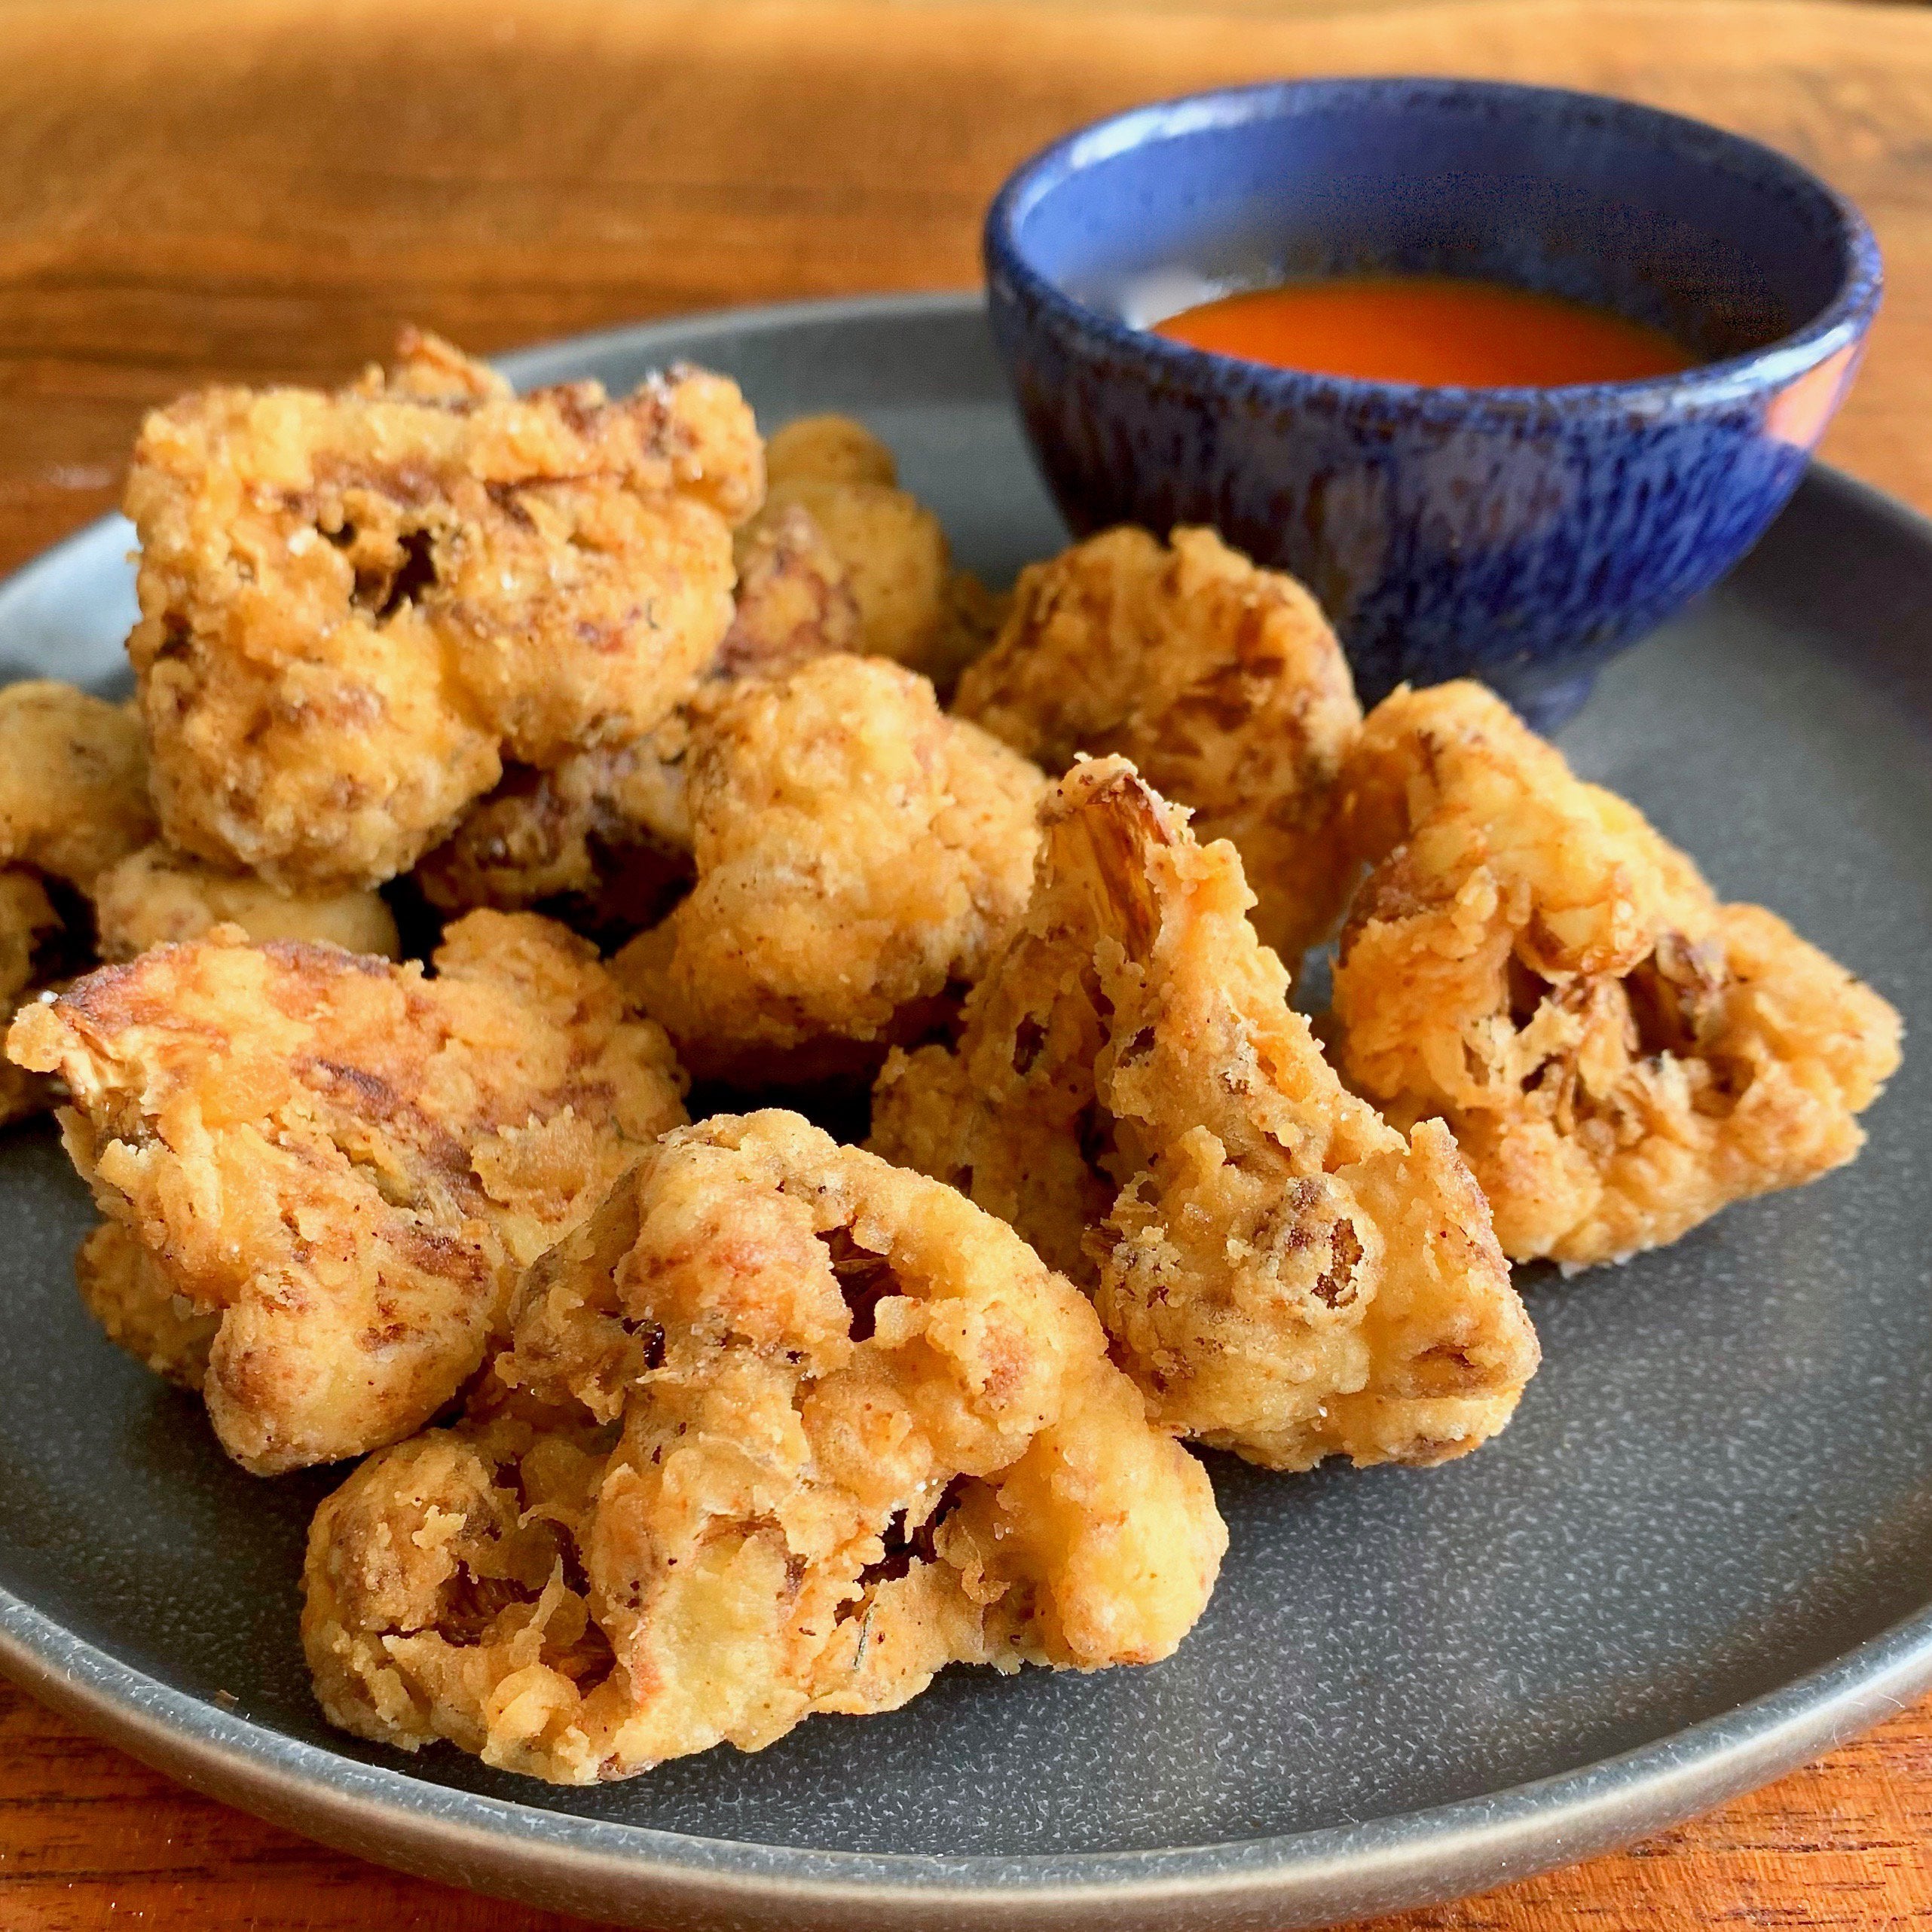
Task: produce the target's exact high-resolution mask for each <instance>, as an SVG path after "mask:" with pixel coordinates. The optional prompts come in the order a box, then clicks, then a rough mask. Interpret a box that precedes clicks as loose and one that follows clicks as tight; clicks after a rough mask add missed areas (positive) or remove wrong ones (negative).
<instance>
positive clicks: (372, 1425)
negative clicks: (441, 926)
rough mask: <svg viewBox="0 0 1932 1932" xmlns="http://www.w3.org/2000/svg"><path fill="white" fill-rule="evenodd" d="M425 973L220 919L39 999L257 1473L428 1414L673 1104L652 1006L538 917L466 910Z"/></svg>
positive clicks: (227, 1440)
mask: <svg viewBox="0 0 1932 1932" xmlns="http://www.w3.org/2000/svg"><path fill="white" fill-rule="evenodd" d="M7 1044H8V1053H10V1054H11V1056H12V1057H13V1059H14V1060H15V1062H17V1063H18V1064H20V1065H23V1066H26V1067H28V1068H32V1070H34V1071H37V1072H41V1073H53V1072H58V1073H60V1075H62V1076H63V1078H64V1079H65V1080H66V1083H67V1085H68V1087H69V1090H70V1092H71V1093H72V1096H73V1102H74V1104H73V1105H72V1108H70V1109H69V1110H67V1111H65V1112H64V1113H63V1116H62V1120H63V1126H64V1129H65V1132H66V1143H67V1148H68V1151H69V1154H71V1155H72V1157H73V1160H74V1164H75V1166H76V1167H77V1168H78V1169H79V1170H80V1172H81V1175H82V1176H83V1177H84V1178H85V1179H86V1180H87V1182H88V1184H89V1185H90V1186H91V1187H92V1188H93V1191H94V1195H95V1198H96V1200H97V1201H98V1202H99V1205H100V1206H101V1209H102V1212H103V1213H105V1215H107V1216H109V1218H110V1219H112V1220H113V1221H117V1222H118V1223H120V1224H121V1225H123V1226H124V1227H126V1228H127V1230H129V1232H130V1234H131V1235H132V1236H133V1238H134V1239H135V1240H136V1241H138V1242H139V1244H140V1246H142V1249H143V1250H144V1251H145V1252H146V1253H147V1255H148V1257H149V1258H150V1259H151V1261H153V1262H154V1264H155V1267H156V1268H157V1270H159V1272H160V1275H161V1276H163V1277H164V1279H165V1280H166V1282H167V1285H168V1286H169V1288H170V1290H171V1291H172V1292H173V1293H174V1294H176V1295H179V1296H181V1297H182V1298H183V1300H184V1301H185V1302H187V1303H188V1304H189V1306H190V1307H191V1309H193V1310H194V1311H196V1312H197V1313H203V1314H215V1315H219V1317H220V1322H219V1328H218V1329H217V1330H216V1333H215V1335H214V1337H213V1339H212V1343H211V1344H210V1347H209V1359H208V1368H207V1374H206V1381H205V1383H204V1387H203V1392H204V1394H205V1396H206V1399H207V1405H208V1412H209V1419H210V1420H212V1423H214V1426H215V1430H216V1434H217V1435H218V1436H219V1438H221V1441H222V1446H223V1447H225V1449H226V1450H227V1451H228V1454H230V1455H231V1456H232V1457H234V1459H235V1460H236V1461H237V1462H238V1463H241V1464H242V1466H243V1467H244V1468H246V1469H252V1470H253V1471H255V1472H256V1473H257V1474H258V1475H274V1474H276V1473H278V1472H280V1471H283V1470H285V1469H296V1468H299V1467H301V1466H303V1465H304V1464H307V1463H326V1462H333V1461H335V1460H337V1459H338V1457H344V1456H355V1455H360V1454H362V1453H363V1452H364V1451H367V1450H370V1449H373V1448H376V1447H380V1446H381V1444H384V1443H386V1442H393V1441H396V1439H398V1438H399V1437H401V1436H403V1435H408V1433H410V1432H411V1431H412V1430H414V1429H419V1428H420V1427H421V1426H423V1423H425V1422H426V1421H427V1420H429V1418H430V1417H431V1416H432V1415H433V1414H435V1413H436V1411H437V1410H438V1409H439V1408H441V1407H442V1405H443V1404H444V1403H445V1402H448V1400H449V1399H451V1396H454V1394H455V1393H456V1392H457V1390H458V1389H460V1387H461V1386H462V1385H463V1383H464V1382H465V1381H466V1380H467V1379H468V1378H469V1376H470V1375H472V1374H473V1373H474V1372H475V1370H476V1368H478V1365H480V1364H481V1362H483V1361H484V1359H485V1352H486V1350H487V1349H488V1347H489V1345H490V1344H491V1340H493V1338H494V1337H497V1335H498V1334H499V1333H500V1329H501V1326H502V1323H503V1318H504V1315H505V1312H506V1305H507V1302H508V1298H509V1289H510V1288H511V1286H512V1284H513V1282H514V1280H515V1277H516V1276H517V1275H518V1273H519V1272H520V1271H521V1269H522V1268H523V1267H525V1266H527V1264H529V1263H530V1261H532V1260H533V1259H534V1258H536V1255H539V1254H540V1253H541V1252H543V1249H546V1247H548V1246H549V1245H550V1244H551V1243H552V1242H554V1241H555V1240H558V1239H559V1238H560V1237H561V1236H563V1235H564V1233H567V1232H568V1231H569V1230H570V1229H571V1228H572V1227H574V1226H576V1224H577V1223H578V1222H579V1221H581V1220H582V1218H584V1217H585V1215H588V1213H589V1212H591V1210H592V1209H593V1208H594V1207H595V1206H596V1205H597V1203H598V1201H599V1200H601V1198H602V1197H603V1194H604V1191H605V1190H606V1189H607V1188H608V1187H609V1186H610V1183H611V1182H612V1181H613V1180H614V1179H615V1178H616V1176H617V1175H619V1174H620V1173H621V1172H623V1170H624V1169H625V1168H626V1167H627V1166H629V1165H630V1164H631V1162H633V1161H634V1160H636V1159H637V1157H638V1156H639V1154H641V1153H642V1152H643V1150H644V1149H645V1148H647V1147H648V1146H649V1145H650V1144H651V1142H653V1140H654V1139H656V1136H658V1135H659V1134H660V1133H662V1132H663V1131H665V1129H667V1128H668V1127H670V1126H674V1125H676V1124H677V1123H679V1122H680V1121H681V1120H682V1119H683V1108H682V1105H681V1103H680V1093H681V1077H680V1075H679V1072H678V1070H677V1065H676V1062H674V1060H673V1059H672V1057H671V1050H670V1048H669V1046H668V1043H667V1042H666V1041H665V1037H664V1035H663V1033H662V1030H661V1029H659V1028H658V1027H656V1026H654V1025H653V1024H651V1023H650V1022H648V1021H646V1020H642V1019H638V1018H637V1017H635V1016H634V1015H633V1014H632V1013H631V1012H630V1011H629V1010H628V1009H627V1008H626V1007H625V1004H624V1002H623V1000H622V998H621V997H620V995H619V992H618V990H617V988H616V985H615V984H614V983H613V981H612V980H611V979H610V977H609V976H608V975H607V974H606V973H605V972H604V970H603V968H601V967H600V966H599V965H598V963H597V961H596V958H595V955H594V954H593V953H592V949H590V948H589V947H588V946H586V945H585V943H583V942H582V940H578V939H576V938H575V937H573V935H571V934H569V933H567V932H566V931H564V930H563V928H561V927H559V926H556V925H552V924H551V923H550V922H549V921H547V920H544V919H538V918H536V917H535V916H533V915H531V914H528V913H522V914H504V913H472V915H471V916H469V918H468V919H465V920H463V921H461V922H460V923H458V924H457V925H454V926H452V927H451V928H450V930H449V932H448V934H447V935H446V936H445V940H444V943H443V946H442V949H440V950H439V952H438V953H437V955H436V977H434V978H426V977H424V976H423V969H422V968H421V967H420V966H417V965H408V966H402V967H396V966H392V965H390V964H387V963H385V962H384V961H381V960H378V959H371V958H364V957H362V956H360V955H356V954H353V953H348V952H341V951H340V950H339V949H337V948H335V947H334V946H313V945H305V944H301V943H296V942H293V941H289V940H275V941H271V942H270V943H267V944H264V945H261V946H249V945H248V944H246V943H244V941H243V935H242V934H241V933H240V931H239V930H238V929H237V928H234V927H218V928H216V930H215V931H213V932H212V933H211V934H209V936H208V937H206V939H203V940H196V941H194V942H193V943H190V944H188V945H185V946H162V947H160V948H157V949H156V950H154V952H147V953H144V954H142V955H141V957H140V958H138V959H136V960H135V961H133V962H132V963H131V964H127V965H121V966H109V967H105V968H102V969H101V970H100V971H99V972H96V973H94V974H90V975H89V977H87V978H86V979H84V980H81V981H80V982H79V983H78V984H77V985H75V986H74V987H73V988H72V989H70V990H69V992H66V993H65V994H64V995H62V996H61V998H60V999H58V1000H57V1001H54V1002H53V1004H51V1005H38V1006H32V1007H28V1008H27V1009H26V1010H25V1011H24V1012H23V1013H22V1014H21V1015H20V1017H19V1018H18V1019H17V1020H16V1021H15V1023H14V1027H13V1030H12V1032H11V1033H10V1034H9V1035H8V1043H7Z"/></svg>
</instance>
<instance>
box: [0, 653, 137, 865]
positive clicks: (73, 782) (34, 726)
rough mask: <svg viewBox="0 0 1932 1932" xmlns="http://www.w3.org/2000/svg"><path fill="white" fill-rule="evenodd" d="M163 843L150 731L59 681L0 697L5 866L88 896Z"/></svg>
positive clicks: (36, 682)
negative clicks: (157, 827) (151, 782)
mask: <svg viewBox="0 0 1932 1932" xmlns="http://www.w3.org/2000/svg"><path fill="white" fill-rule="evenodd" d="M153 836H154V809H153V808H152V807H151V806H150V805H149V804H148V760H147V755H146V754H145V751H144V750H143V749H142V742H141V722H140V720H139V718H138V717H136V716H135V714H133V711H131V710H130V709H129V708H127V706H125V705H111V704H109V702H107V700H106V699H104V698H96V697H93V696H92V695H90V694H89V693H88V692H85V691H81V690H77V689H75V687H74V686H72V685H71V684H59V683H54V682H53V680H50V679H46V678H29V679H26V680H23V682H21V683H17V684H9V685H7V686H5V687H4V688H0V865H24V866H32V867H33V868H34V869H35V870H36V871H38V872H42V873H47V874H49V875H50V876H52V877H53V878H55V879H64V880H66V882H67V883H68V884H69V885H73V886H75V887H78V888H79V889H80V890H81V891H87V888H89V887H90V885H92V884H93V880H94V876H95V875H96V873H99V872H100V871H102V870H103V869H104V868H105V867H108V866H110V865H112V864H114V862H115V861H116V860H117V859H119V858H122V857H125V856H126V855H127V854H128V853H130V852H131V851H133V850H134V849H135V848H136V847H137V846H140V845H145V844H146V843H147V842H148V840H149V839H151V838H152V837H153Z"/></svg>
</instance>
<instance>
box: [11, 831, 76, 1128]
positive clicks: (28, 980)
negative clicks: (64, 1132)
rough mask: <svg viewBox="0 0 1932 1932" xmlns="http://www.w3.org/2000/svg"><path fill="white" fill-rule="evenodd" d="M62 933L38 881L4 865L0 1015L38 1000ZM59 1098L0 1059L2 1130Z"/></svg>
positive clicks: (43, 1081) (49, 1086)
mask: <svg viewBox="0 0 1932 1932" xmlns="http://www.w3.org/2000/svg"><path fill="white" fill-rule="evenodd" d="M61 931H62V922H61V918H60V914H59V913H57V911H56V910H55V909H54V906H53V901H52V900H50V899H49V898H48V897H47V888H46V887H45V886H44V885H42V884H41V881H40V878H39V876H38V874H37V873H32V872H29V871H28V870H27V869H26V867H24V866H0V1014H4V1015H5V1016H7V1017H8V1019H11V1017H12V1016H13V1014H14V1011H15V1010H16V1009H17V1007H20V1006H22V1005H23V1004H26V1003H27V1002H28V1001H30V1000H31V999H32V998H33V997H34V988H35V983H36V982H37V981H38V980H41V979H42V978H43V977H44V976H45V972H46V963H47V946H48V944H49V942H50V941H51V940H57V939H58V937H59V936H60V933H61ZM57 1098H58V1091H57V1088H56V1087H55V1085H54V1083H53V1081H50V1080H47V1079H46V1078H44V1077H43V1076H41V1075H39V1074H37V1073H29V1071H27V1069H26V1068H25V1067H17V1066H15V1065H14V1063H13V1062H12V1061H11V1060H9V1059H7V1058H6V1057H5V1055H4V1054H0V1127H5V1126H11V1125H12V1124H13V1123H14V1121H16V1120H28V1119H30V1118H31V1117H32V1116H33V1115H34V1114H43V1113H44V1112H45V1111H47V1108H50V1107H51V1106H52V1105H53V1104H54V1102H55V1101H56V1099H57Z"/></svg>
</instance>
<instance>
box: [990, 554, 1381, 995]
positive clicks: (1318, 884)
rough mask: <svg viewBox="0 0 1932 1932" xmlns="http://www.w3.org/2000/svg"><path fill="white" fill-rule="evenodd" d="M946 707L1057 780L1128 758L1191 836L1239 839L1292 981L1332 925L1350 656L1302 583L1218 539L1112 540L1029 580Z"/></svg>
mask: <svg viewBox="0 0 1932 1932" xmlns="http://www.w3.org/2000/svg"><path fill="white" fill-rule="evenodd" d="M952 708H953V711H954V712H955V714H956V715H957V716H958V717H967V718H971V719H973V720H975V721H976V722H977V723H980V724H982V725H983V726H986V729H988V730H989V731H990V732H992V734H993V735H994V736H995V737H996V738H1004V740H1005V741H1006V742H1007V744H1010V745H1012V746H1013V747H1014V748H1015V749H1016V750H1020V751H1023V752H1025V753H1026V755H1027V756H1028V757H1029V758H1033V759H1035V760H1038V762H1039V763H1041V764H1042V765H1044V766H1045V767H1046V768H1047V770H1048V771H1050V772H1064V771H1065V770H1066V769H1067V768H1068V766H1070V765H1071V763H1073V761H1074V759H1075V757H1076V756H1077V755H1078V754H1081V753H1082V752H1085V753H1087V754H1090V755H1092V756H1093V757H1105V756H1106V755H1108V754H1111V753H1117V754H1119V755H1120V756H1121V757H1124V758H1127V759H1130V760H1132V761H1133V763H1134V765H1135V766H1136V768H1137V769H1139V771H1140V772H1142V774H1143V775H1145V778H1146V779H1147V781H1148V784H1151V785H1152V786H1153V787H1154V788H1155V789H1156V790H1158V791H1159V792H1160V793H1162V794H1163V796H1166V797H1168V798H1170V799H1173V801H1174V802H1175V803H1176V804H1177V805H1185V806H1189V807H1191V809H1193V812H1194V824H1195V830H1196V832H1197V835H1198V836H1200V838H1201V839H1203V840H1206V839H1232V840H1233V842H1234V845H1235V848H1236V849H1237V851H1239V852H1240V854H1241V862H1242V864H1243V867H1245V868H1246V872H1247V875H1248V882H1249V885H1250V886H1251V887H1252V888H1253V890H1254V892H1255V898H1256V902H1257V903H1256V904H1255V913H1254V920H1255V928H1256V930H1257V931H1259V933H1260V934H1261V940H1262V943H1263V944H1264V945H1267V946H1273V948H1274V949H1275V950H1276V952H1278V953H1279V954H1280V955H1281V957H1282V963H1283V964H1285V965H1286V966H1287V968H1288V969H1289V971H1290V973H1291V974H1292V973H1294V972H1295V971H1297V970H1298V968H1299V967H1300V964H1301V955H1302V954H1303V952H1304V951H1305V950H1306V949H1307V948H1308V947H1309V946H1313V945H1314V944H1315V943H1316V942H1317V941H1319V940H1321V939H1322V938H1323V937H1325V936H1326V935H1327V934H1328V931H1330V929H1331V928H1332V927H1333V925H1334V922H1335V920H1336V918H1337V916H1338V915H1339V914H1340V911H1341V909H1342V904H1343V901H1344V900H1345V899H1346V897H1347V894H1348V888H1349V883H1350V878H1351V876H1352V873H1353V868H1352V866H1351V864H1350V861H1349V858H1348V856H1347V853H1346V852H1345V851H1344V849H1343V848H1342V845H1341V842H1340V840H1339V839H1337V836H1336V835H1335V824H1334V818H1335V810H1336V806H1337V800H1338V799H1339V796H1340V793H1339V790H1338V787H1337V780H1338V779H1339V778H1340V772H1341V764H1342V760H1343V757H1344V755H1345V754H1346V753H1347V750H1348V748H1349V747H1350V744H1353V742H1354V741H1355V736H1356V732H1358V731H1359V729H1361V725H1362V709H1361V707H1360V706H1359V705H1357V704H1356V699H1355V687H1354V685H1353V683H1352V682H1351V680H1350V677H1349V670H1348V663H1347V659H1344V656H1342V652H1341V647H1340V645H1339V644H1338V643H1336V641H1335V636H1334V632H1333V631H1331V630H1330V629H1329V628H1328V620H1327V619H1325V617H1323V616H1322V612H1321V607H1320V606H1319V605H1318V604H1316V601H1315V600H1314V599H1313V598H1312V597H1310V595H1308V593H1307V591H1305V590H1304V589H1303V588H1302V587H1301V585H1300V584H1298V583H1297V582H1295V579H1293V578H1292V577H1290V576H1284V575H1282V573H1280V572H1279V571H1275V570H1258V569H1257V568H1256V567H1255V565H1253V564H1251V563H1249V561H1248V559H1247V558H1246V557H1244V556H1243V555H1241V553H1240V552H1239V551H1237V550H1230V549H1229V548H1228V547H1227V545H1226V544H1224V543H1222V542H1221V540H1220V538H1219V537H1218V536H1215V533H1214V532H1213V531H1212V530H1175V532H1174V534H1173V539H1172V545H1171V547H1170V546H1163V545H1162V544H1161V543H1159V542H1157V540H1155V539H1154V537H1152V536H1150V535H1149V534H1148V533H1147V532H1146V531H1145V530H1134V529H1126V528H1123V529H1120V530H1108V531H1106V532H1105V533H1103V534H1102V535H1100V536H1095V537H1090V538H1089V539H1088V540H1087V542H1085V543H1078V544H1075V546H1074V547H1073V548H1072V549H1070V550H1068V551H1065V552H1062V554H1061V555H1059V556H1058V557H1056V558H1053V560H1052V561H1050V562H1049V563H1044V564H1034V565H1033V566H1032V567H1031V568H1029V569H1028V570H1023V571H1022V572H1021V573H1020V576H1019V584H1018V585H1017V586H1016V588H1015V591H1014V594H1013V607H1012V610H1011V611H1010V613H1009V614H1008V616H1007V619H1006V622H1005V625H1004V628H1002V629H1001V632H1000V634H999V637H998V640H997V642H995V644H994V645H993V647H992V649H991V650H989V651H988V652H987V653H986V655H985V656H983V657H981V658H980V659H978V661H977V662H976V663H974V665H972V666H971V668H970V669H968V671H967V672H966V673H965V674H964V676H963V677H961V679H960V680H959V690H958V695H957V697H956V698H955V700H954V702H953V707H952Z"/></svg>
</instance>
